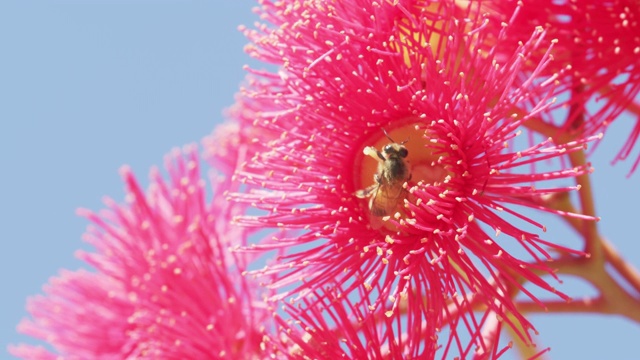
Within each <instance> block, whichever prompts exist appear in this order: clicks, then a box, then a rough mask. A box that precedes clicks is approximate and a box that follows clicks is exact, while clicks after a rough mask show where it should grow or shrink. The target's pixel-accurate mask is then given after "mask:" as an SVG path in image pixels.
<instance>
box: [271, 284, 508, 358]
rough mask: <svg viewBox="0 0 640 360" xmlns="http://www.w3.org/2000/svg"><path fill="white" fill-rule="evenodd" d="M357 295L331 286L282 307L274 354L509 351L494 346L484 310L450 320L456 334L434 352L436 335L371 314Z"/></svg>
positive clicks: (495, 325)
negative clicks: (455, 325)
mask: <svg viewBox="0 0 640 360" xmlns="http://www.w3.org/2000/svg"><path fill="white" fill-rule="evenodd" d="M362 290H363V289H362V288H360V289H359V292H358V293H357V296H344V294H345V292H346V291H345V288H344V286H343V285H340V284H336V285H335V286H332V287H328V288H327V289H315V290H313V291H312V292H310V293H309V294H308V295H306V296H304V297H302V298H301V299H298V300H296V301H292V302H291V303H286V304H285V305H283V310H284V312H285V313H286V315H287V316H277V317H276V321H277V322H278V324H279V329H280V331H281V332H282V336H283V341H280V342H278V343H277V344H276V346H277V347H278V349H279V350H280V352H281V353H285V354H287V356H288V358H290V359H332V358H346V359H432V358H434V357H435V356H437V357H438V358H442V359H470V358H478V359H485V358H498V357H499V356H500V355H502V354H503V353H504V352H505V351H506V350H507V349H509V348H510V346H511V345H510V344H506V345H504V344H503V345H501V344H499V340H500V339H499V336H498V335H499V332H500V328H501V322H500V321H498V319H499V318H498V317H497V316H496V314H495V313H493V312H491V311H485V312H484V314H483V315H482V316H481V317H479V318H478V319H473V318H472V317H468V316H462V317H458V318H456V320H455V321H457V322H459V329H458V330H457V331H452V332H451V333H450V334H448V336H446V337H445V341H444V344H440V347H438V348H436V346H437V345H438V336H437V335H436V336H435V337H434V335H433V334H430V333H427V332H425V330H426V327H425V326H424V324H423V326H422V327H419V326H416V325H415V324H414V323H412V322H410V321H407V320H408V318H407V317H395V316H394V317H387V316H384V315H382V314H379V313H377V314H372V313H371V312H370V311H369V310H368V309H369V306H373V302H372V301H371V300H370V299H369V298H368V296H367V295H368V294H367V293H366V292H364V291H362ZM378 291H379V289H378ZM352 295H355V294H352ZM362 304H364V305H366V306H362ZM469 338H471V341H470V340H469Z"/></svg>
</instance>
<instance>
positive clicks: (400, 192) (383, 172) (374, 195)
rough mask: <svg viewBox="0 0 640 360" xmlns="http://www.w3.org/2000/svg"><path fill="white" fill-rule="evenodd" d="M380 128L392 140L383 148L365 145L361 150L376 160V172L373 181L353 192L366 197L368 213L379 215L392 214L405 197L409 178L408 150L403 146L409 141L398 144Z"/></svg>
mask: <svg viewBox="0 0 640 360" xmlns="http://www.w3.org/2000/svg"><path fill="white" fill-rule="evenodd" d="M382 131H383V132H384V134H385V135H386V137H387V138H388V139H389V140H390V141H391V143H389V144H387V145H385V146H384V147H383V148H382V151H379V150H377V149H376V148H374V147H373V146H367V147H365V148H364V150H363V153H364V154H365V155H368V156H371V157H372V158H374V159H376V160H377V161H378V172H377V173H376V174H375V175H374V176H373V180H374V184H373V185H371V186H369V187H367V188H365V189H362V190H358V191H356V193H355V195H356V196H357V197H359V198H361V199H366V198H369V210H370V211H371V214H372V215H373V216H379V217H381V216H387V215H391V213H392V212H393V210H394V209H395V208H396V206H397V205H398V202H399V201H400V200H401V199H403V198H404V196H405V192H406V190H405V189H404V187H403V184H404V183H405V181H408V180H410V179H411V172H410V171H409V165H408V163H407V161H406V158H407V155H409V151H408V150H407V148H406V147H405V146H404V144H406V143H407V141H409V140H408V139H407V140H405V141H403V142H401V143H397V142H395V141H394V140H393V139H392V138H391V137H390V136H389V134H387V132H386V131H385V130H384V129H383V130H382Z"/></svg>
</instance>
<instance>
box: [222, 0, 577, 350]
mask: <svg viewBox="0 0 640 360" xmlns="http://www.w3.org/2000/svg"><path fill="white" fill-rule="evenodd" d="M262 4H263V6H262V12H261V16H262V18H263V19H265V20H266V21H269V22H271V23H272V24H273V25H274V28H273V29H270V28H268V27H267V26H260V27H259V30H258V31H249V30H247V32H246V33H247V35H248V36H249V37H250V39H251V40H252V41H253V45H252V46H250V47H248V51H249V53H251V54H253V55H254V56H256V57H258V58H259V59H262V60H264V61H267V62H272V63H275V64H279V65H281V68H280V70H279V71H278V72H277V73H274V74H270V73H268V72H255V75H256V76H257V77H256V78H255V80H253V82H252V83H251V87H250V88H249V89H247V90H245V91H244V96H245V97H244V99H242V100H241V101H242V102H243V103H244V104H249V107H250V108H251V109H253V110H254V111H252V112H251V117H247V116H245V115H246V114H240V116H238V117H237V119H238V120H239V121H240V122H241V123H243V124H244V125H243V126H248V127H252V128H253V129H254V130H253V133H254V134H257V135H256V141H257V142H260V143H262V144H265V145H266V146H267V149H266V150H264V151H262V152H261V153H259V154H257V155H256V156H254V157H253V158H251V159H250V160H249V161H248V163H247V164H246V166H244V167H243V168H242V169H241V170H240V171H239V172H238V178H239V179H241V180H242V181H243V182H245V183H247V184H249V185H252V186H260V187H263V188H265V189H267V190H268V191H246V192H243V193H237V194H235V195H234V199H235V201H238V202H245V203H250V204H253V205H254V206H255V207H257V208H258V209H261V210H265V211H267V212H268V213H267V214H266V215H262V216H256V217H243V218H241V219H240V220H239V221H241V222H242V223H244V224H245V225H249V226H256V227H259V228H262V227H265V226H267V227H277V228H280V229H283V230H288V231H290V232H289V233H288V234H289V235H285V236H280V237H278V238H274V241H273V242H271V243H269V244H261V245H259V246H258V248H261V249H272V248H286V249H288V250H289V254H288V255H286V256H282V257H281V258H280V263H279V264H276V265H273V266H270V267H267V268H266V269H264V270H262V271H260V272H261V273H266V274H278V275H279V276H280V280H279V281H277V282H275V283H273V284H272V286H273V287H274V288H280V289H281V290H282V292H281V294H280V297H286V296H290V295H296V294H300V295H299V296H303V295H304V294H306V293H309V292H313V291H316V290H317V289H322V288H323V287H324V286H332V284H333V283H334V282H335V281H338V283H340V284H341V285H340V294H339V295H340V296H342V297H349V296H350V294H354V293H355V294H360V295H361V296H362V297H361V298H360V299H359V300H355V301H354V304H356V305H357V306H364V307H366V308H367V309H368V310H370V311H373V312H377V311H380V312H384V314H385V315H386V316H388V317H390V318H393V319H394V320H393V321H395V322H398V321H400V320H399V319H400V318H401V317H403V316H406V319H405V320H406V321H407V322H408V323H409V324H411V326H412V328H417V329H422V330H421V332H422V333H421V336H423V338H424V339H431V340H432V342H430V343H429V345H428V346H425V347H424V348H423V350H421V351H424V353H422V355H425V356H427V357H433V356H434V354H435V352H436V349H437V348H438V344H441V343H442V342H441V341H440V342H437V341H436V339H437V335H436V334H437V332H438V331H439V329H440V328H441V327H442V326H446V325H447V324H448V325H452V327H453V328H452V329H451V332H453V333H455V332H456V331H457V330H455V325H456V324H458V325H459V324H460V323H462V322H463V320H460V319H467V318H472V316H471V314H472V311H473V310H472V305H471V304H472V303H473V306H477V305H478V304H481V306H484V307H486V308H488V309H490V310H491V311H493V312H494V313H496V314H498V316H500V317H501V318H502V319H503V321H505V322H507V323H508V324H510V326H512V327H513V328H519V326H522V327H523V328H524V329H525V332H526V331H527V330H528V329H530V328H531V325H530V324H529V323H528V321H527V320H526V319H525V318H524V317H523V316H522V315H521V314H519V313H518V312H517V309H515V307H514V305H513V303H512V302H511V294H512V292H513V291H518V290H519V291H523V292H525V293H526V294H527V295H529V296H530V297H531V298H533V299H535V297H534V296H533V295H532V294H530V293H529V292H528V291H527V290H526V289H525V288H524V287H523V286H522V285H521V282H520V280H521V279H526V280H528V281H530V282H531V283H533V284H536V285H537V286H540V287H541V288H544V289H546V290H549V291H552V292H556V290H555V289H553V287H551V286H550V285H549V284H547V282H546V281H544V280H543V279H541V278H540V275H539V274H540V273H541V272H543V273H544V272H548V273H552V269H551V268H550V267H549V266H548V265H546V264H545V261H546V260H548V259H550V256H549V254H548V253H547V251H546V250H545V249H544V247H550V248H553V249H556V250H560V251H563V252H566V251H571V250H569V249H565V248H562V247H561V246H559V245H556V244H553V243H550V242H547V241H545V240H543V239H541V238H539V236H538V235H537V234H536V233H534V232H532V231H533V230H534V229H535V227H537V228H539V229H544V227H543V226H542V225H541V224H539V223H538V222H536V221H535V220H534V219H531V218H529V217H527V216H524V215H522V214H520V213H519V212H517V211H516V208H515V207H513V206H512V205H514V204H515V205H522V206H529V207H536V206H534V205H532V204H533V202H531V201H529V199H531V198H533V197H540V196H545V195H548V194H553V193H557V192H566V191H568V190H571V189H572V187H569V186H565V185H558V182H557V181H556V180H562V179H571V180H572V178H573V177H574V176H576V175H577V174H581V173H583V172H584V171H586V170H587V169H585V168H569V169H567V168H563V167H561V166H560V167H559V168H556V169H553V170H549V171H540V170H539V169H540V167H535V168H534V167H533V166H532V165H535V164H537V163H540V162H545V164H546V163H547V161H548V160H553V159H556V158H559V157H561V156H563V155H564V154H566V153H567V152H569V151H574V150H576V149H581V148H582V147H583V145H584V144H583V143H584V142H585V141H587V140H586V139H585V140H580V141H577V142H571V143H567V144H563V145H553V144H551V142H550V141H548V140H545V141H542V142H540V143H538V144H536V145H534V146H531V147H526V148H525V147H522V146H520V144H519V142H517V141H515V138H516V137H517V135H518V134H519V130H518V129H519V126H520V125H521V124H522V123H523V122H524V121H526V120H527V119H529V118H530V117H534V116H536V115H537V114H539V113H540V112H541V111H543V110H545V109H547V108H548V107H549V106H550V105H551V101H550V100H549V97H550V95H551V93H552V92H553V90H554V88H553V86H554V83H553V81H552V79H551V80H550V81H546V82H543V83H541V82H537V81H534V79H535V78H536V77H537V76H538V75H539V73H540V72H541V71H542V69H543V68H544V66H545V65H546V64H547V63H548V62H549V61H550V57H549V55H548V52H545V51H546V49H545V48H544V47H543V44H544V43H545V42H544V32H542V31H536V32H534V33H533V35H530V36H529V37H530V38H529V40H527V41H525V42H524V43H523V44H522V45H520V46H519V47H518V48H517V49H516V50H515V51H513V52H512V53H511V54H510V56H509V57H506V58H505V57H504V53H502V52H499V51H498V49H497V46H498V45H496V46H493V47H488V46H487V44H488V43H489V39H492V40H494V41H497V44H501V42H500V41H502V40H503V39H505V38H506V33H507V32H508V30H509V28H510V25H509V26H506V27H504V28H503V30H501V31H500V33H499V34H496V33H493V32H490V29H491V27H490V26H488V25H487V21H488V20H487V19H486V18H485V17H483V16H481V15H479V14H478V13H477V12H476V11H475V9H477V8H478V7H477V6H469V7H465V8H458V7H457V6H455V5H454V4H453V3H452V2H444V1H443V2H437V3H427V2H418V1H416V2H412V1H401V2H398V1H396V2H393V3H392V2H380V3H376V2H370V1H345V2H338V3H328V2H304V3H301V2H297V1H280V2H277V3H273V2H270V1H264V2H263V3H262ZM429 4H432V5H429ZM496 39H497V40H496ZM524 40H526V39H524ZM537 51H543V52H545V55H544V56H543V57H542V58H541V59H540V61H539V62H538V63H537V64H538V65H537V67H536V68H535V69H534V70H533V71H532V72H531V74H530V77H529V78H528V79H526V80H524V81H522V82H517V81H516V78H517V77H518V76H521V74H522V72H521V69H522V68H523V66H524V65H525V64H526V63H527V62H529V61H531V54H532V53H534V52H537ZM498 54H499V55H500V57H498ZM515 85H518V86H515ZM540 99H542V100H540ZM530 104H533V106H530ZM517 108H525V109H528V111H527V112H526V113H525V114H524V115H521V116H514V112H515V109H517ZM385 129H386V130H387V131H388V132H389V135H390V137H389V138H387V137H385V136H384V133H383V130H385ZM262 132H266V133H268V134H273V133H280V134H281V136H280V137H279V138H275V139H274V138H273V137H272V136H266V137H265V138H260V135H259V134H261V133H262ZM391 139H393V140H391ZM389 143H395V144H394V145H393V144H392V145H393V146H392V147H391V148H389V149H388V150H385V151H383V149H384V147H385V145H386V144H389ZM371 147H373V148H371ZM402 147H405V148H406V149H407V150H408V156H407V157H406V158H405V157H404V155H403V154H404V153H403V152H401V148H402ZM363 149H365V150H364V151H365V155H363ZM375 150H379V151H380V153H379V154H378V153H377V152H376V151H375ZM392 153H395V154H396V155H393V156H396V158H395V159H396V160H394V161H396V162H397V161H400V160H399V159H402V161H405V160H406V161H407V164H408V165H407V166H408V169H409V171H408V173H405V172H404V171H397V173H398V174H402V175H400V176H399V179H398V178H395V180H398V181H395V182H394V181H392V180H393V179H394V178H393V177H390V178H389V177H388V178H386V179H387V180H384V181H383V180H380V179H381V178H383V177H384V174H378V175H377V176H375V177H374V174H375V173H376V171H377V170H376V165H377V164H380V163H382V164H385V163H386V162H387V161H388V160H389V159H391V157H392V155H391V154H392ZM366 155H371V157H373V159H372V158H371V157H369V156H366ZM374 159H376V160H377V161H374ZM383 168H384V167H383ZM547 169H548V167H547ZM387 171H388V172H387V175H388V174H390V173H392V172H393V171H392V170H387ZM409 173H410V174H411V176H408V174H409ZM552 180H553V182H551V181H552ZM371 185H374V187H373V190H372V191H361V192H359V194H360V195H361V196H367V195H369V196H376V195H375V194H377V190H380V191H384V194H383V195H380V196H383V197H384V198H385V201H384V202H383V203H382V204H381V205H380V207H381V208H383V209H384V211H379V212H376V213H377V214H382V215H387V216H383V217H379V216H377V214H371V211H370V210H369V208H368V207H369V205H368V204H369V203H370V202H369V201H367V200H360V199H358V198H357V197H356V193H358V191H359V190H362V189H366V188H368V187H369V186H371ZM545 185H546V187H545ZM378 186H380V187H382V186H386V187H385V188H383V189H378V188H377V187H378ZM389 194H394V195H389ZM373 201H379V200H373ZM541 210H546V211H552V210H549V209H543V208H541ZM527 223H528V224H527ZM530 225H533V227H534V229H531V230H524V228H525V226H530ZM489 229H491V231H492V232H495V233H496V235H497V234H500V233H502V234H504V235H503V237H502V239H503V240H500V238H497V239H494V238H492V237H491V236H490V235H488V234H487V230H489ZM293 231H298V233H297V234H296V235H291V232H293ZM506 244H508V247H509V248H510V249H511V248H512V246H513V244H518V245H519V246H520V247H521V248H522V249H524V253H525V254H528V255H526V256H515V255H512V251H508V250H507V248H506ZM300 280H302V283H300V282H299V281H300ZM336 296H338V295H336ZM560 296H563V297H564V295H562V294H560ZM369 299H370V300H369ZM403 302H406V305H402V303H403ZM451 307H453V309H454V310H451V309H450V308H451ZM402 308H404V309H405V310H403V311H402V314H401V311H400V309H402ZM506 313H512V314H513V315H514V317H513V318H512V317H507V316H505V315H506ZM379 314H380V313H377V315H372V316H379ZM513 319H515V320H513ZM478 328H479V327H478V326H471V327H469V329H470V330H469V332H470V334H471V338H472V339H478V338H479V337H480V336H482V335H481V334H480V332H478V331H477V329H478ZM395 336H396V337H397V336H400V334H399V333H396V334H395ZM520 336H522V337H523V338H524V339H525V340H530V339H528V335H527V334H526V333H520ZM449 339H451V337H450V338H449ZM441 340H442V339H441ZM449 341H450V340H447V339H444V343H446V344H451V346H454V347H458V352H459V353H467V352H466V350H465V345H463V344H461V343H459V342H455V341H454V342H453V343H451V342H449ZM490 351H491V350H490Z"/></svg>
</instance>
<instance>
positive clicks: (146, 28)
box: [0, 0, 640, 359]
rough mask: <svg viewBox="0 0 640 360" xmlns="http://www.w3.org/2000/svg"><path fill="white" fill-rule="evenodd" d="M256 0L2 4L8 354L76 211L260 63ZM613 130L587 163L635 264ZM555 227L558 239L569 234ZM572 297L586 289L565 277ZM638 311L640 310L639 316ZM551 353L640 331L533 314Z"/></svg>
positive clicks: (189, 132)
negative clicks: (253, 51)
mask: <svg viewBox="0 0 640 360" xmlns="http://www.w3.org/2000/svg"><path fill="white" fill-rule="evenodd" d="M254 5H255V2H254V1H250V0H233V1H217V2H214V1H195V0H193V1H187V0H184V1H177V0H176V1H169V0H154V1H151V0H146V1H143V0H111V1H107V0H102V1H96V0H84V1H81V0H76V1H71V0H67V1H62V0H48V1H33V0H3V1H2V2H0V49H1V50H0V51H1V53H2V55H1V56H0V99H1V100H0V147H1V152H0V153H1V154H2V168H3V170H2V176H0V199H1V201H0V225H1V226H0V239H2V240H1V241H2V248H3V249H2V251H1V252H0V280H1V283H0V284H1V286H2V287H1V288H4V289H8V291H6V290H5V291H3V293H5V295H4V296H3V302H2V304H3V306H1V307H0V339H2V341H0V347H1V348H2V349H0V354H1V355H0V358H5V357H7V356H8V355H7V354H6V352H5V350H4V348H6V345H7V344H9V343H17V342H21V341H30V340H29V339H28V338H25V337H23V336H21V335H19V334H17V333H16V332H15V326H16V325H17V323H18V322H19V320H20V319H21V318H22V317H24V316H25V315H26V312H25V310H24V305H25V299H26V298H27V296H29V295H33V294H37V293H39V292H40V291H41V288H42V285H43V284H45V283H46V282H47V280H48V279H49V277H51V276H53V275H55V274H57V273H58V271H59V270H60V269H62V268H68V269H77V268H79V267H82V266H83V264H82V263H81V262H80V261H78V260H76V259H75V258H74V256H73V254H74V251H75V250H77V249H79V248H87V246H86V245H85V244H84V243H83V242H82V241H81V236H82V234H83V232H84V229H85V226H86V225H87V222H86V221H85V220H84V219H82V218H79V217H77V216H76V215H75V209H76V208H77V207H80V206H81V207H86V208H90V209H94V210H97V209H101V208H102V203H101V199H102V197H103V196H105V195H108V196H110V197H113V198H114V199H116V200H120V199H121V198H122V195H123V191H122V189H123V184H122V182H121V180H120V177H119V175H118V169H119V167H120V166H121V165H124V164H128V165H130V166H131V167H132V168H133V169H134V171H135V172H136V174H137V175H138V177H139V179H142V180H143V181H144V180H146V179H147V174H148V170H149V168H150V167H151V166H153V165H161V164H162V158H163V156H164V155H165V154H166V153H168V152H169V151H170V150H171V148H173V147H176V146H181V145H184V144H188V143H197V142H199V141H200V140H201V138H202V137H203V136H205V135H207V134H208V133H209V132H210V131H211V130H212V129H213V127H214V126H215V125H216V124H217V123H219V122H220V121H221V119H222V111H223V109H224V108H225V107H227V106H229V105H231V104H232V103H233V95H234V93H235V92H236V91H237V89H238V86H239V84H240V83H241V82H242V79H243V77H244V71H243V70H242V67H243V65H245V64H247V63H251V64H254V65H255V64H256V63H255V62H253V61H252V60H251V59H250V58H249V57H248V56H247V55H245V54H244V53H243V51H242V48H243V46H244V44H245V43H246V40H245V39H244V37H243V36H242V35H241V34H240V33H239V32H238V31H237V30H236V29H237V26H238V25H240V24H246V25H251V24H253V22H254V21H255V16H254V15H253V14H252V12H251V7H253V6H254ZM631 123H632V122H631V121H630V119H625V120H620V121H618V122H617V123H616V124H614V126H612V128H611V130H610V132H609V134H608V136H607V137H606V139H605V142H604V143H603V144H602V145H601V146H600V148H599V149H598V152H597V153H596V156H594V157H593V158H592V160H593V162H594V166H595V167H596V173H595V174H594V183H595V186H596V201H597V206H598V209H599V215H600V216H602V217H603V220H602V221H601V222H600V226H601V229H602V232H603V233H604V234H605V236H607V237H608V238H609V239H611V240H612V241H613V242H614V244H615V245H616V246H617V248H618V249H619V250H620V252H621V253H622V254H623V255H624V256H625V257H627V258H629V259H631V261H632V262H633V263H634V264H635V265H636V266H640V241H638V235H637V233H638V231H637V229H636V228H635V227H634V225H636V224H635V223H634V222H635V221H638V215H637V214H638V210H637V208H636V207H635V206H634V205H635V204H638V203H640V187H638V186H637V183H638V179H639V178H640V172H639V173H638V174H636V175H635V176H633V177H632V178H631V179H626V178H625V175H626V173H627V171H628V169H629V167H630V164H629V163H623V164H619V165H617V166H615V167H611V166H610V165H609V161H610V160H611V158H612V156H611V155H607V154H605V152H606V151H612V149H613V150H617V149H618V147H619V146H620V145H621V143H622V141H623V139H624V133H625V131H628V129H629V128H630V125H631ZM634 209H636V210H634ZM567 234H570V233H568V232H566V231H564V232H563V231H559V232H557V233H555V232H553V231H550V232H549V235H548V236H547V238H548V239H551V240H553V236H569V235H567ZM560 289H561V290H563V291H565V292H566V293H569V294H579V293H580V292H579V291H584V290H587V292H589V291H588V288H586V287H585V286H583V285H580V284H577V283H575V282H572V281H567V282H566V284H565V285H564V286H562V287H561V288H560ZM639 311H640V310H639ZM532 319H533V321H534V325H535V326H536V327H537V328H538V330H539V331H540V332H541V336H540V340H541V344H542V345H543V346H545V347H546V346H551V347H552V352H551V353H550V355H551V356H550V358H552V359H565V358H582V359H599V358H603V357H605V356H606V357H609V358H618V359H630V358H633V356H632V355H631V354H634V353H636V352H637V346H636V345H637V343H636V342H637V339H638V338H640V326H639V325H638V324H633V323H631V322H630V321H627V320H625V319H622V318H618V317H613V316H588V315H582V314H580V315H561V316H558V315H544V316H534V317H533V318H532Z"/></svg>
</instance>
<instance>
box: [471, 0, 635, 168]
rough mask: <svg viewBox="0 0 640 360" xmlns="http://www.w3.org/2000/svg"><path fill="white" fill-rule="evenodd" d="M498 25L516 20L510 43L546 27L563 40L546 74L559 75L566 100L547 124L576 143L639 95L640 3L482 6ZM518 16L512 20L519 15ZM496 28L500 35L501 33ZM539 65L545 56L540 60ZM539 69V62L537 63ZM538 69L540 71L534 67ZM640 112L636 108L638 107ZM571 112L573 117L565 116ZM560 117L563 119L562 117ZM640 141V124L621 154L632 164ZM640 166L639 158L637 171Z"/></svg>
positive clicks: (595, 0) (548, 1)
mask: <svg viewBox="0 0 640 360" xmlns="http://www.w3.org/2000/svg"><path fill="white" fill-rule="evenodd" d="M482 8H483V10H484V9H486V10H489V11H490V14H491V15H492V16H494V17H495V18H496V19H497V21H496V22H494V24H495V25H498V26H499V21H500V20H503V21H507V20H509V19H510V20H511V28H512V29H511V31H510V32H509V36H508V39H506V42H507V43H509V42H510V43H513V44H515V43H517V42H518V41H519V40H521V39H522V38H523V37H524V36H528V34H530V33H531V31H533V30H534V29H535V28H536V27H538V26H543V27H544V28H545V29H546V31H547V32H548V36H549V37H550V38H555V39H558V43H557V46H555V48H554V50H553V52H552V54H553V57H554V60H555V61H554V62H553V63H552V64H551V66H549V67H548V68H547V73H550V74H560V79H561V80H562V82H561V85H560V88H559V89H558V93H563V94H560V95H559V97H560V98H563V99H567V100H566V101H564V102H561V103H558V104H557V106H556V107H557V108H561V109H563V111H564V112H565V113H564V114H561V113H556V114H555V115H554V116H552V117H549V118H546V120H547V121H549V122H550V123H552V124H554V125H556V126H558V127H559V128H560V129H562V131H564V132H568V133H569V134H571V135H572V137H573V138H577V137H581V136H585V134H586V136H588V135H595V134H597V133H599V132H601V131H604V130H605V129H606V127H607V126H608V125H609V124H611V122H613V121H614V120H615V119H616V118H618V117H619V116H620V114H621V113H623V112H624V111H625V109H627V108H629V107H630V106H632V105H634V106H635V104H634V101H635V99H636V98H637V96H638V94H639V93H640V66H639V65H638V60H637V59H638V56H639V55H640V2H638V1H637V0H561V1H557V0H543V1H535V2H526V1H525V2H521V1H516V0H507V1H493V2H483V3H482ZM516 8H517V9H518V11H517V16H514V17H513V18H512V14H513V11H514V9H516ZM498 26H496V29H497V28H498ZM535 56H536V55H534V59H535V60H538V59H539V58H540V56H542V54H540V53H539V54H537V56H538V57H537V58H536V57H535ZM532 64H535V62H532ZM534 66H535V65H534ZM635 107H637V106H635ZM566 112H568V114H567V113H566ZM559 115H560V116H559ZM639 135H640V121H637V122H636V125H635V127H634V129H633V131H631V133H630V134H629V138H628V139H627V141H626V143H625V144H624V145H623V147H622V149H621V150H620V152H619V153H618V156H617V159H618V160H623V159H625V158H627V157H628V156H629V155H630V153H631V151H632V150H633V147H634V145H635V143H636V142H637V140H638V136H639ZM639 164H640V157H638V158H637V159H636V160H635V162H634V164H633V168H632V171H634V170H635V168H636V167H637V166H638V165H639Z"/></svg>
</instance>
